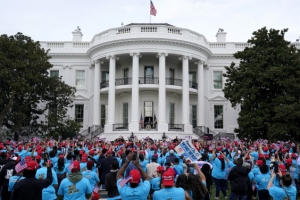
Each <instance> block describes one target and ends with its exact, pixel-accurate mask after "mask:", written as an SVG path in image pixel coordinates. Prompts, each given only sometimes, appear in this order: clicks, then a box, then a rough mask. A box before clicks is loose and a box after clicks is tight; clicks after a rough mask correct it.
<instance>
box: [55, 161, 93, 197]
mask: <svg viewBox="0 0 300 200" xmlns="http://www.w3.org/2000/svg"><path fill="white" fill-rule="evenodd" d="M70 168H71V174H69V175H68V177H67V178H65V179H63V180H62V182H61V183H60V186H59V189H58V192H57V196H58V199H59V200H62V199H70V200H73V199H74V200H76V199H89V198H91V196H92V192H93V190H92V188H91V186H90V182H89V181H88V180H87V179H86V178H84V177H83V176H82V174H81V172H80V163H79V162H78V161H77V160H75V161H73V162H72V163H71V167H70Z"/></svg>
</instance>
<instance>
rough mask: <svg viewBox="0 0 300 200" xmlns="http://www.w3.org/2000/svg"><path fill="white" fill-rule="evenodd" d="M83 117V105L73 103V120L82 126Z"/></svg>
mask: <svg viewBox="0 0 300 200" xmlns="http://www.w3.org/2000/svg"><path fill="white" fill-rule="evenodd" d="M83 117H84V105H83V104H76V105H75V122H77V123H78V124H80V125H81V127H83Z"/></svg>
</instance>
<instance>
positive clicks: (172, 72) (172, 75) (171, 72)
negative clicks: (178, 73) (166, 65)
mask: <svg viewBox="0 0 300 200" xmlns="http://www.w3.org/2000/svg"><path fill="white" fill-rule="evenodd" d="M169 73H170V85H174V78H175V70H174V69H169Z"/></svg>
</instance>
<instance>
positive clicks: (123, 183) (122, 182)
mask: <svg viewBox="0 0 300 200" xmlns="http://www.w3.org/2000/svg"><path fill="white" fill-rule="evenodd" d="M131 179H132V176H131V175H129V176H128V177H126V178H124V179H123V180H121V181H120V182H119V185H120V187H121V188H122V187H123V186H124V185H125V184H126V183H127V182H128V181H130V180H131Z"/></svg>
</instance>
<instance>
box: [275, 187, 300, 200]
mask: <svg viewBox="0 0 300 200" xmlns="http://www.w3.org/2000/svg"><path fill="white" fill-rule="evenodd" d="M284 189H285V191H286V192H285V191H284ZM284 189H282V188H280V187H276V186H273V187H271V188H269V193H270V195H271V196H272V197H273V199H274V200H282V199H283V198H285V197H286V198H287V195H286V193H287V194H288V195H289V197H290V200H296V194H297V190H296V187H295V186H289V187H284Z"/></svg>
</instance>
